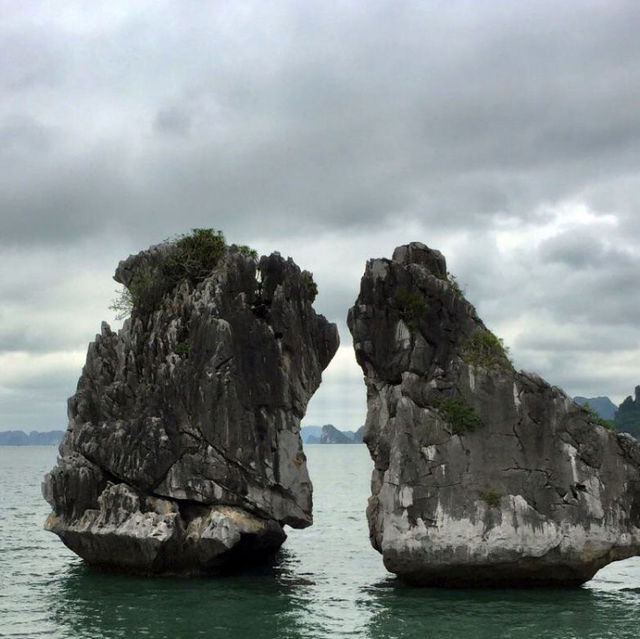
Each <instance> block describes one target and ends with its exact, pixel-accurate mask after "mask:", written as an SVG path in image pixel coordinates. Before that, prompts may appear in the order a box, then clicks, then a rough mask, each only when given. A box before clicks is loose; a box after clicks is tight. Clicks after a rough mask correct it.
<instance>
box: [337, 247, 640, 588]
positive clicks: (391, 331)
mask: <svg viewBox="0 0 640 639" xmlns="http://www.w3.org/2000/svg"><path fill="white" fill-rule="evenodd" d="M348 324H349V329H350V330H351V333H352V335H353V341H354V346H355V351H356V357H357V360H358V363H359V364H360V366H361V367H362V370H363V372H364V376H365V382H366V386H367V407H368V413H367V421H366V428H365V435H364V441H365V443H366V444H367V446H368V448H369V451H370V453H371V456H372V458H373V460H374V463H375V468H374V471H373V477H372V495H371V497H370V500H369V505H368V508H367V517H368V522H369V529H370V537H371V543H372V544H373V546H374V547H375V548H376V549H377V550H378V551H379V552H380V553H382V556H383V561H384V564H385V566H386V567H387V569H388V570H390V571H391V572H394V573H396V574H398V575H399V576H401V577H402V578H404V579H405V580H407V581H409V582H412V583H416V584H420V585H435V586H439V585H442V586H473V585H499V586H501V585H525V586H536V585H576V584H580V583H583V582H585V581H587V580H589V579H590V578H591V577H593V575H594V574H595V573H596V572H597V571H598V570H599V569H600V568H602V567H603V566H605V565H606V564H608V563H610V562H612V561H615V560H619V559H624V558H627V557H630V556H632V555H637V554H640V445H638V443H637V442H636V441H635V440H633V438H631V437H630V436H629V435H624V434H619V435H616V433H615V432H612V431H611V430H609V429H607V428H605V427H603V426H601V425H598V423H597V422H596V421H594V418H593V416H592V415H591V414H590V413H588V412H587V411H586V410H584V409H582V408H581V407H579V406H578V405H577V404H575V403H573V401H572V400H571V399H570V398H569V397H568V396H567V395H566V394H565V393H564V392H563V391H562V390H560V389H559V388H556V387H553V386H550V385H549V384H547V383H546V382H545V381H544V380H542V379H541V378H540V377H538V376H537V375H535V374H531V373H525V372H517V371H515V370H514V369H513V366H512V365H511V363H510V361H509V360H508V358H507V357H506V354H505V353H504V351H503V350H502V347H501V346H500V343H499V341H498V340H497V339H496V338H495V337H494V336H493V335H492V334H491V333H490V332H489V331H488V330H487V329H486V327H485V326H484V324H483V323H482V321H481V320H480V319H479V318H478V316H477V315H476V312H475V309H474V308H473V306H472V305H471V304H469V302H467V301H466V300H465V298H464V296H463V294H462V293H461V291H460V290H459V288H458V287H457V285H456V284H455V280H453V279H452V278H451V277H450V276H449V275H448V274H447V269H446V263H445V259H444V257H443V256H442V254H441V253H439V252H438V251H434V250H431V249H429V248H427V247H426V246H425V245H423V244H420V243H412V244H409V245H405V246H401V247H398V248H397V249H396V250H395V251H394V254H393V258H392V259H391V260H388V259H374V260H370V261H369V262H368V263H367V266H366V270H365V273H364V276H363V278H362V282H361V288H360V294H359V296H358V299H357V300H356V303H355V305H354V306H353V307H352V308H351V309H350V311H349V317H348Z"/></svg>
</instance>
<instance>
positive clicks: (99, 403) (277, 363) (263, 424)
mask: <svg viewBox="0 0 640 639" xmlns="http://www.w3.org/2000/svg"><path fill="white" fill-rule="evenodd" d="M196 240H198V238H196ZM185 246H186V249H185V251H186V252H184V251H183V253H176V251H177V248H181V245H180V244H179V243H178V244H177V245H176V244H175V243H165V244H163V245H159V246H156V247H152V248H151V249H149V250H147V251H143V252H141V253H139V254H138V255H135V256H130V257H129V258H128V259H127V260H125V261H123V262H121V263H120V265H119V266H118V269H117V271H116V275H115V279H116V280H117V281H118V282H121V283H122V284H124V285H125V286H126V287H127V288H128V289H129V291H130V295H132V297H133V304H134V306H133V311H132V315H131V317H130V319H128V320H127V321H125V323H124V326H123V328H122V329H121V330H120V331H119V332H118V333H115V332H113V331H112V330H111V329H110V328H109V326H108V325H107V324H106V323H103V325H102V330H101V333H100V334H99V335H97V336H96V339H95V341H94V342H93V343H91V344H90V345H89V351H88V354H87V360H86V364H85V366H84V369H83V371H82V375H81V377H80V380H79V382H78V388H77V392H76V394H75V396H74V397H72V398H71V399H70V400H69V406H68V413H69V426H68V430H67V432H66V435H65V438H64V440H63V442H62V444H61V446H60V455H61V457H60V458H59V461H58V465H57V466H56V467H55V468H54V469H53V470H52V471H51V472H50V473H49V474H48V475H47V476H46V478H45V481H44V484H43V493H44V496H45V498H46V499H47V501H48V502H49V503H50V504H51V506H52V509H53V512H52V514H51V515H50V516H49V518H48V519H47V522H46V528H47V529H48V530H51V531H53V532H55V533H57V534H58V535H59V536H60V537H61V539H62V540H63V541H64V543H65V544H66V545H67V546H69V548H71V549H72V550H73V551H75V552H76V553H77V554H79V555H80V556H81V557H83V558H84V559H86V560H87V561H88V562H89V563H92V564H98V565H105V566H110V567H116V568H121V569H122V568H124V569H131V570H135V571H142V572H147V573H201V572H207V571H210V570H216V569H218V568H219V567H221V566H225V565H229V564H235V563H236V562H239V561H244V560H251V559H253V558H256V557H259V556H263V555H265V554H267V553H270V552H273V551H274V550H275V549H277V548H278V547H279V546H280V545H281V544H282V542H283V540H284V539H285V537H286V535H285V533H284V531H283V526H284V525H285V524H286V525H289V526H293V527H297V528H300V527H305V526H308V525H310V524H311V522H312V512H311V508H312V488H311V484H310V481H309V476H308V474H307V467H306V459H305V456H304V453H303V451H302V443H301V439H300V434H299V433H300V420H301V418H302V417H303V416H304V414H305V410H306V407H307V403H308V401H309V399H310V397H311V396H312V394H313V393H314V392H315V390H316V389H317V387H318V385H319V384H320V380H321V372H322V370H323V369H324V368H325V367H326V366H327V364H328V363H329V361H330V360H331V358H332V357H333V355H334V353H335V351H336V349H337V347H338V333H337V329H336V326H335V325H334V324H330V323H328V322H327V320H326V319H325V318H324V317H323V316H321V315H317V314H316V313H315V312H314V310H313V307H312V302H313V299H314V298H315V293H316V290H315V284H314V283H313V280H312V278H311V274H310V273H308V272H306V271H304V272H301V271H300V269H299V268H298V266H296V264H295V263H294V262H293V261H292V260H291V259H288V260H285V259H283V258H282V257H281V256H280V255H279V254H278V253H274V254H272V255H270V256H268V257H262V258H260V259H259V260H258V259H257V258H256V256H255V254H253V252H251V251H248V250H247V249H246V248H245V247H240V248H238V247H235V246H231V247H227V246H225V245H224V242H222V245H221V247H219V248H220V251H219V253H220V255H218V256H214V258H215V259H213V260H209V262H207V259H208V257H209V256H208V255H207V254H206V251H205V252H204V253H203V252H202V251H201V249H203V246H199V245H198V241H195V244H194V245H193V246H188V245H187V244H185ZM194 246H195V249H194ZM182 248H185V247H184V246H182ZM206 248H207V247H206V245H204V249H206ZM196 249H197V250H196ZM199 250H200V251H201V252H200V254H199V253H198V251H199ZM203 255H204V257H203ZM192 258H193V259H192ZM205 258H207V259H205ZM184 264H186V265H187V267H188V269H187V270H185V269H184V268H183V267H184ZM203 264H204V268H203ZM194 265H195V266H194ZM178 267H179V268H178ZM196 267H197V268H196ZM176 269H178V271H176ZM180 269H182V270H180ZM176 272H177V273H178V275H177V276H176Z"/></svg>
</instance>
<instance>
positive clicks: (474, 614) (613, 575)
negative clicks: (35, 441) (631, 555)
mask: <svg viewBox="0 0 640 639" xmlns="http://www.w3.org/2000/svg"><path fill="white" fill-rule="evenodd" d="M306 452H307V456H308V463H309V471H310V473H311V478H312V480H313V484H314V503H315V508H314V515H315V525H314V526H313V527H311V528H308V529H306V530H292V531H289V538H288V539H287V541H286V542H285V545H284V546H283V548H282V550H281V552H280V553H279V555H278V557H277V559H276V561H275V562H274V564H273V565H272V566H266V567H263V568H261V569H259V570H253V571H250V572H245V573H243V574H239V575H235V576H232V577H219V578H207V579H176V578H163V579H147V578H132V577H123V576H118V575H114V574H109V573H102V572H98V571H95V570H92V569H90V568H88V567H87V566H85V565H84V564H83V562H82V561H81V560H79V559H78V558H77V557H76V556H75V555H73V554H72V553H71V552H70V551H69V550H67V549H66V548H65V547H64V546H63V545H62V543H61V542H60V541H59V540H58V538H57V537H56V536H55V535H52V534H50V533H46V532H45V531H44V530H43V529H42V524H43V522H44V519H45V517H46V515H47V514H48V505H47V504H46V503H45V502H44V501H43V500H42V498H41V496H40V482H41V479H42V476H43V475H44V473H45V472H47V471H48V470H49V469H50V468H51V467H52V466H53V464H54V462H55V458H56V450H55V449H54V448H46V447H42V448H40V447H30V448H10V447H6V448H0V636H2V637H25V638H36V637H51V638H56V637H59V638H62V637H64V638H79V639H82V638H87V639H103V638H104V639H107V638H108V639H116V638H117V639H120V638H136V637H152V638H158V639H164V638H166V639H183V638H184V639H195V638H197V637H216V638H217V637H220V638H225V639H275V638H279V639H286V638H292V639H293V638H298V637H300V638H302V637H304V638H316V637H317V638H320V637H322V638H329V637H357V638H371V639H374V638H376V639H377V638H380V639H383V638H384V639H408V638H414V637H415V638H421V639H425V638H432V637H433V638H435V637H447V638H449V637H450V638H451V639H466V638H485V637H486V638H487V639H489V638H490V639H497V638H518V639H524V638H527V639H534V638H547V637H548V638H562V639H565V638H566V639H569V638H575V639H578V638H600V637H611V638H615V639H622V638H625V639H626V638H629V639H631V638H633V639H636V638H637V637H640V558H635V559H631V560H627V561H625V562H619V563H617V564H612V565H611V566H609V567H607V568H606V569H604V570H603V571H601V572H600V573H599V574H598V575H597V576H596V578H595V579H594V580H593V581H591V582H589V583H588V584H586V585H585V586H583V587H582V588H575V589H570V590H480V591H473V590H460V591H454V590H436V589H413V588H410V587H407V586H404V585H402V584H401V583H399V582H398V581H397V580H396V579H395V578H394V577H393V575H390V574H389V573H387V572H386V571H385V569H384V567H383V566H382V562H381V560H380V556H379V555H378V554H377V553H376V552H375V551H374V550H373V549H372V548H371V547H370V545H369V540H368V533H367V526H366V521H365V516H364V509H365V505H366V500H367V496H368V493H369V476H370V473H371V461H370V460H369V456H368V453H367V450H366V448H365V446H353V445H351V446H349V445H345V446H321V445H316V446H307V449H306Z"/></svg>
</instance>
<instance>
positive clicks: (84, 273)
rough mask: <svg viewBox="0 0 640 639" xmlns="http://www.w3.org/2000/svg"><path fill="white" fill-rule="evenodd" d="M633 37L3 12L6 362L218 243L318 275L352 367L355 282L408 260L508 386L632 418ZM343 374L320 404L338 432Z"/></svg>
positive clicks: (523, 26)
mask: <svg viewBox="0 0 640 639" xmlns="http://www.w3.org/2000/svg"><path fill="white" fill-rule="evenodd" d="M638 24H640V5H638V4H636V3H631V2H617V3H605V2H599V1H596V0H589V1H586V2H585V1H580V2H577V0H576V1H575V2H574V1H569V2H563V3H557V2H549V1H547V0H542V1H540V2H536V3H514V2H511V1H506V0H503V1H498V0H492V1H491V2H483V3H477V2H471V1H468V0H454V1H453V2H446V3H444V2H437V1H434V2H428V3H423V2H420V3H418V2H403V3H371V2H364V1H361V2H360V1H358V2H351V3H326V2H315V1H311V2H305V3H300V2H297V1H294V0H278V1H277V2H273V3H268V4H267V3H262V2H248V3H242V4H240V3H230V2H229V3H226V2H219V3H200V2H167V3H165V4H164V5H163V6H162V8H159V7H158V6H157V4H156V3H152V2H150V1H149V2H142V3H130V2H127V1H124V0H122V1H119V2H112V3H100V2H98V3H93V4H92V8H91V11H88V10H87V8H86V6H85V4H84V3H82V2H80V1H77V2H75V1H72V2H66V3H64V5H62V6H54V5H51V4H50V3H46V2H43V1H42V2H35V3H29V6H28V7H27V6H26V5H21V4H19V3H18V4H15V5H12V6H11V8H10V9H9V8H7V10H6V11H5V13H4V15H3V21H2V24H0V46H1V47H2V51H3V55H2V57H1V58H0V87H2V98H1V99H0V212H1V213H0V216H1V221H2V229H1V231H0V250H2V256H3V265H2V267H0V268H2V273H0V275H2V280H1V282H0V297H1V299H2V300H3V305H2V307H0V357H2V353H3V352H11V353H17V352H26V353H32V354H37V353H55V352H59V351H60V352H63V351H64V352H66V351H74V352H78V351H83V350H84V348H85V346H86V341H87V340H88V339H89V338H90V337H91V335H92V334H93V332H95V330H96V329H97V327H98V325H99V320H100V319H101V318H102V317H109V313H108V311H106V310H105V309H106V306H107V305H108V302H109V299H110V297H111V290H112V288H113V284H112V282H111V281H110V278H111V275H112V273H113V269H114V267H115V265H116V263H117V261H118V260H119V259H121V258H122V257H124V256H126V255H127V254H128V253H129V252H132V251H134V250H137V249H139V248H142V247H145V246H147V245H149V244H152V243H156V242H158V241H162V240H163V239H164V238H167V237H169V236H172V235H174V234H176V233H181V232H184V231H185V230H187V229H189V228H192V227H202V226H205V227H208V226H212V227H216V228H221V229H223V230H224V231H225V233H226V235H227V237H228V238H229V239H230V240H231V241H236V242H240V243H250V244H254V245H256V247H257V248H259V249H260V250H261V251H263V252H266V251H270V250H280V251H281V252H283V253H284V254H289V255H291V256H293V257H294V259H296V260H297V261H298V262H299V263H300V264H301V265H303V266H304V267H305V268H309V269H310V270H312V271H314V274H315V276H316V279H317V281H318V284H319V287H320V295H319V297H318V307H319V309H320V310H321V311H322V312H324V313H325V314H326V315H327V316H328V317H329V318H330V319H332V320H336V321H339V322H340V330H341V335H342V339H343V344H347V345H348V344H349V343H350V338H349V336H348V334H347V332H346V328H345V325H344V317H345V315H346V310H347V308H348V307H349V305H350V304H352V302H353V300H354V298H355V296H356V294H357V288H358V282H359V278H360V275H361V273H362V270H363V269H364V263H365V260H366V259H367V258H368V257H372V256H384V255H386V256H389V255H390V254H391V252H392V250H393V248H394V246H395V245H397V244H400V243H403V242H407V241H411V240H413V239H419V240H422V241H424V242H426V243H428V244H430V245H432V246H434V247H437V248H441V249H442V250H443V251H445V253H446V254H447V257H448V259H449V265H450V269H451V270H453V271H454V272H455V273H456V274H457V275H458V276H459V279H460V281H461V282H462V283H463V284H464V285H465V286H466V288H467V292H468V295H469V297H470V299H471V300H472V301H473V302H474V303H475V304H476V305H477V306H478V309H479V311H480V313H481V314H482V315H483V317H486V319H487V322H488V323H489V324H490V326H492V327H493V328H495V330H496V331H498V332H501V333H502V334H504V335H505V337H507V338H509V339H510V340H511V341H512V346H513V353H514V357H515V359H516V361H517V362H519V361H522V362H523V365H524V364H527V365H535V366H538V367H539V368H540V370H541V372H542V373H543V374H549V375H551V376H552V377H553V378H554V381H555V382H557V383H560V384H566V385H567V386H568V388H569V390H570V391H571V392H576V393H577V392H580V393H581V394H587V388H594V387H595V385H597V384H600V391H599V392H600V393H603V392H607V393H611V394H613V395H616V396H621V395H624V394H626V392H627V387H629V388H631V387H632V386H633V385H635V383H636V381H637V380H636V379H633V378H634V376H635V377H638V374H639V373H638V371H637V370H636V369H635V368H634V364H633V361H634V360H633V357H631V356H630V353H636V350H637V340H634V338H633V331H634V330H635V329H634V326H635V321H636V319H635V318H637V316H638V312H639V311H640V302H638V301H637V296H636V295H635V292H634V290H635V279H636V275H635V274H636V273H637V271H638V269H637V266H638V260H639V259H640V250H639V249H638V248H637V247H638V246H640V228H639V226H638V224H637V222H636V218H637V213H636V211H637V210H638V208H639V207H640V178H639V177H638V176H640V171H639V170H638V169H639V168H640V167H639V164H640V157H639V155H638V151H637V149H638V148H640V118H639V117H638V110H637V104H638V101H639V98H640V39H638V38H637V33H636V31H637V25H638ZM25 318H26V319H25ZM611 326H613V327H615V328H614V329H613V330H611V331H609V333H610V335H609V337H607V327H611ZM585 327H591V328H592V329H593V331H594V332H590V331H589V330H587V329H585ZM620 336H624V341H625V343H628V344H629V346H628V348H627V349H626V350H625V348H624V344H621V342H620ZM595 343H598V344H599V346H598V350H597V351H595V350H593V346H590V345H593V344H595ZM562 345H564V346H565V348H562ZM608 347H609V348H610V352H611V355H610V356H609V358H608V360H609V359H611V358H612V357H613V356H614V355H613V354H615V357H616V358H618V359H619V361H620V362H623V363H622V364H620V366H619V367H618V368H616V369H615V371H614V370H613V369H612V368H606V369H602V368H601V366H600V364H601V360H602V358H603V357H606V353H607V349H608ZM569 351H570V352H571V353H572V355H571V359H572V360H574V361H575V362H576V363H577V364H578V365H579V366H580V367H581V368H580V370H581V371H583V373H581V376H580V375H577V374H573V373H571V372H570V370H569V369H570V364H569V362H568V361H566V362H564V364H563V365H560V364H559V363H558V361H557V359H558V357H559V355H558V354H559V353H567V352H569ZM554 353H555V354H556V355H553V354H554ZM579 353H583V356H580V357H582V359H580V357H578V355H579ZM552 355H553V356H552ZM346 361H347V360H345V362H346ZM348 361H349V363H348V364H347V363H345V364H344V367H345V370H346V371H351V372H348V373H345V374H348V376H350V377H349V380H350V381H348V382H347V381H345V380H341V379H338V378H337V377H335V378H333V377H332V375H333V374H332V373H327V383H326V384H325V386H324V387H323V390H322V391H321V393H322V395H320V400H318V402H316V404H317V405H318V406H319V405H320V404H321V403H323V402H324V404H323V405H324V408H323V409H322V410H324V411H329V410H333V409H331V405H332V404H331V402H332V401H334V404H333V406H334V407H335V406H338V405H340V407H341V408H340V410H342V411H347V410H348V411H350V412H349V414H351V415H353V421H354V422H357V421H358V418H357V414H363V412H364V409H363V405H362V401H361V399H362V398H361V397H360V395H359V394H358V393H357V392H356V390H355V389H356V388H357V387H358V384H359V383H360V381H359V378H358V375H359V373H358V371H357V369H356V368H355V365H354V364H353V361H352V358H351V359H349V360H348ZM596 370H597V371H598V372H597V373H596V372H595V371H596ZM584 371H587V372H584ZM588 371H593V376H592V377H591V378H589V374H588ZM603 371H604V372H603ZM625 375H626V379H625ZM589 379H591V380H592V381H589ZM595 379H597V382H594V381H593V380H595ZM622 386H624V388H622ZM345 388H348V389H350V390H349V391H348V392H347V391H345V390H344V389H345ZM61 392H62V391H61ZM322 397H325V399H322ZM349 397H352V398H354V399H352V400H351V401H352V402H353V403H351V404H349V406H350V407H351V408H348V409H347V407H346V402H348V398H349ZM332 398H333V400H332ZM339 398H341V399H339ZM321 400H322V401H321ZM2 401H3V400H2V397H1V396H0V409H1V408H2V404H1V402H2ZM314 401H315V400H314ZM343 404H344V405H343ZM313 406H315V404H314V405H313ZM313 406H312V408H313ZM313 410H314V411H316V412H315V414H320V413H321V411H320V413H319V412H318V410H316V409H315V408H313ZM335 410H337V409H335ZM358 411H360V412H359V413H358ZM4 414H10V411H9V413H8V412H7V411H6V410H5V411H4ZM318 419H320V418H319V417H318ZM332 419H333V420H334V421H336V422H339V419H338V416H337V415H336V416H335V417H334V418H332ZM10 426H11V424H10V423H6V424H5V423H0V428H2V427H5V428H8V427H10Z"/></svg>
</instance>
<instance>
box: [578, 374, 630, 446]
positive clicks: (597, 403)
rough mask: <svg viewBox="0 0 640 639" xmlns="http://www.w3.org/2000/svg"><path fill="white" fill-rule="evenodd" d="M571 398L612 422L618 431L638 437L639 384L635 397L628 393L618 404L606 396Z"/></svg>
mask: <svg viewBox="0 0 640 639" xmlns="http://www.w3.org/2000/svg"><path fill="white" fill-rule="evenodd" d="M573 400H574V401H575V402H576V403H577V404H580V406H584V405H585V404H589V408H591V410H593V411H594V412H595V413H597V414H598V415H599V416H600V417H602V419H606V420H608V421H611V422H612V425H613V427H614V428H615V429H616V430H617V431H618V432H619V433H629V434H630V435H633V436H634V437H635V438H636V439H640V386H636V388H635V397H632V396H631V395H629V396H628V397H627V398H626V399H625V400H624V401H623V402H622V404H620V406H616V405H615V404H614V403H613V402H612V401H611V400H610V399H609V398H608V397H581V396H576V397H574V398H573Z"/></svg>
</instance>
